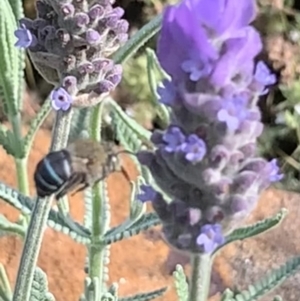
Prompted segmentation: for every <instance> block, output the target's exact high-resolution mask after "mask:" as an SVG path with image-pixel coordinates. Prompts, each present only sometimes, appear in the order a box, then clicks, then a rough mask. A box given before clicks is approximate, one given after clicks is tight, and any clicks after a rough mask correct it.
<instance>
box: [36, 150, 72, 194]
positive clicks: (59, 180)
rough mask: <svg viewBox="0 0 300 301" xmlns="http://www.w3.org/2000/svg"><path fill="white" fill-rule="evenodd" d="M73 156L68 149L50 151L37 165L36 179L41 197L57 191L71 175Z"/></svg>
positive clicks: (37, 189)
mask: <svg viewBox="0 0 300 301" xmlns="http://www.w3.org/2000/svg"><path fill="white" fill-rule="evenodd" d="M71 175H72V165H71V156H70V154H69V152H68V151H67V150H60V151H56V152H51V153H49V154H48V155H47V156H46V157H44V158H43V159H42V160H41V161H40V162H39V163H38V165H37V167H36V170H35V173H34V181H35V186H36V191H37V195H38V196H39V197H45V196H49V195H51V194H53V193H55V192H57V191H58V190H59V189H60V188H61V187H62V186H63V185H64V184H65V183H66V182H67V181H68V180H69V179H70V177H71Z"/></svg>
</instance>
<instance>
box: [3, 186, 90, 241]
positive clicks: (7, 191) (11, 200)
mask: <svg viewBox="0 0 300 301" xmlns="http://www.w3.org/2000/svg"><path fill="white" fill-rule="evenodd" d="M0 198H1V199H3V200H4V201H6V202H7V203H8V204H10V205H11V206H13V207H14V208H16V209H18V210H20V211H21V212H22V213H23V214H25V215H29V214H30V213H31V211H32V209H33V206H34V202H33V200H32V199H31V198H29V197H27V196H25V195H23V194H21V193H19V192H18V191H17V190H15V189H13V188H11V187H9V186H7V185H5V184H4V183H2V182H0ZM48 226H49V227H51V228H53V229H54V230H56V231H59V232H62V233H64V234H66V235H68V236H70V237H71V238H73V239H74V240H75V241H77V242H79V243H81V244H89V243H90V232H89V230H88V229H85V228H84V227H83V226H82V225H80V224H79V223H77V222H75V221H73V220H71V219H70V218H68V217H65V216H64V217H62V216H61V215H60V214H59V212H57V211H54V210H53V209H51V210H50V213H49V217H48Z"/></svg>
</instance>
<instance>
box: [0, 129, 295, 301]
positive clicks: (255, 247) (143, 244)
mask: <svg viewBox="0 0 300 301" xmlns="http://www.w3.org/2000/svg"><path fill="white" fill-rule="evenodd" d="M49 143H50V133H49V132H48V131H45V130H41V131H40V132H39V133H38V134H37V137H36V140H35V143H34V147H33V150H32V153H31V154H30V159H29V166H28V172H29V179H30V183H31V193H32V194H33V193H34V189H33V185H32V174H33V171H34V168H35V165H36V163H37V161H38V160H39V159H40V158H41V157H42V156H43V155H44V154H45V153H46V152H47V150H48V147H49ZM126 169H127V171H128V173H129V174H130V175H131V176H132V177H134V176H135V174H136V172H135V169H134V166H133V164H132V163H131V162H130V161H128V160H126ZM0 170H1V172H0V178H1V181H3V182H5V183H7V184H8V185H11V186H13V187H15V185H16V179H15V167H14V163H13V160H12V158H11V157H9V156H8V155H6V154H5V153H4V151H3V150H2V149H0ZM108 185H109V192H110V200H111V206H112V213H111V215H112V225H116V224H117V223H120V222H122V221H123V220H124V219H125V218H126V215H127V212H128V198H129V195H130V186H129V183H128V182H127V181H126V179H125V178H124V177H123V175H122V174H114V175H111V176H110V177H109V179H108ZM298 202H299V197H298V196H297V195H292V194H287V193H282V192H279V191H274V190H269V191H267V192H266V193H265V194H264V195H263V196H262V198H261V200H260V202H259V206H258V208H257V210H256V211H255V212H254V214H253V215H252V217H251V218H250V219H249V222H251V221H252V222H253V221H254V220H260V219H262V218H263V217H267V216H270V215H271V214H272V213H275V212H277V211H278V210H279V208H280V207H282V206H285V207H287V208H288V209H289V210H290V214H289V216H288V218H287V219H286V220H285V222H284V223H283V225H282V226H280V227H279V228H277V229H275V230H274V231H272V232H269V233H266V234H264V235H262V236H260V237H258V238H254V239H249V240H247V241H245V242H237V243H235V244H232V245H230V246H228V247H226V248H225V249H224V251H223V252H222V253H221V254H220V256H218V257H217V258H216V261H215V268H214V273H213V278H214V284H213V285H212V288H211V289H212V291H218V290H223V289H224V285H226V286H230V287H233V286H238V287H245V284H250V281H253V280H255V279H258V277H261V276H263V275H264V274H265V273H266V271H267V268H268V267H277V266H278V265H279V264H281V263H282V262H284V260H286V259H287V258H289V257H291V256H293V255H297V254H299V253H300V244H299V235H300V234H299V230H298V229H299V224H300V222H299V213H300V212H299V210H300V209H299V208H300V206H299V204H298ZM70 204H71V212H72V216H73V217H74V218H75V219H76V220H79V221H81V220H82V217H83V209H84V208H83V200H82V195H77V196H75V197H73V198H72V199H71V200H70ZM0 212H1V213H2V214H4V215H5V216H6V217H7V218H9V219H10V220H15V219H16V217H17V211H16V210H14V209H12V208H11V207H10V206H8V205H7V204H5V203H4V202H3V201H0ZM297 230H298V231H297ZM21 250H22V242H21V241H20V239H19V238H16V237H13V236H10V237H8V236H6V237H1V238H0V262H1V263H3V264H4V266H5V267H6V269H7V272H8V275H9V279H10V281H11V283H12V284H14V281H15V278H16V271H17V267H18V264H19V259H20V253H21ZM85 254H86V249H85V247H84V246H82V245H80V244H77V243H75V242H74V241H72V240H71V239H70V238H69V237H68V236H66V235H64V234H62V233H58V232H55V231H54V230H52V229H47V230H46V233H45V236H44V241H43V246H42V250H41V254H40V257H39V263H38V264H39V266H40V267H41V268H42V269H43V270H44V271H45V272H46V273H47V275H48V280H49V289H50V291H51V292H52V293H53V294H54V296H55V297H56V300H70V301H71V300H78V298H79V296H80V294H81V293H82V291H83V280H84V277H85V273H84V271H83V268H84V262H85ZM186 262H188V259H187V258H184V257H180V256H179V255H178V254H176V253H174V252H171V253H169V248H168V247H167V246H166V245H165V244H164V242H163V241H162V240H161V239H160V235H159V231H158V230H156V229H154V230H151V231H148V232H147V233H143V234H141V235H139V236H136V237H133V238H130V239H127V240H124V241H122V242H120V243H116V244H114V245H113V246H112V248H111V263H110V266H109V267H110V282H112V281H114V282H115V281H116V282H119V283H120V295H122V296H125V295H126V296H127V295H131V294H136V293H139V292H146V291H150V290H154V289H158V288H161V287H163V286H165V285H168V286H169V287H170V289H169V290H168V292H167V293H166V294H165V295H164V296H163V297H162V298H161V299H160V300H176V296H175V293H174V289H173V286H172V285H173V282H172V277H171V276H170V275H169V274H170V271H171V270H172V269H174V266H175V264H176V263H183V264H185V263H186ZM187 270H189V267H188V266H187ZM298 283H299V279H298V281H297V278H292V279H291V280H289V281H288V282H286V284H285V285H284V286H281V289H279V292H280V293H282V297H283V298H284V300H286V301H292V300H296V298H297V292H298V293H299V290H298V287H299V286H298ZM214 297H215V298H214V299H218V295H215V296H214ZM269 300H270V299H269ZM297 300H298V299H297Z"/></svg>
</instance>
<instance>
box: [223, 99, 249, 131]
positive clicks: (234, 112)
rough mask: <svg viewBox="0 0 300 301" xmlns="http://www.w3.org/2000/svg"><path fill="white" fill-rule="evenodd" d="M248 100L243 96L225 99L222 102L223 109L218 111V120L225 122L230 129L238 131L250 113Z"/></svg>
mask: <svg viewBox="0 0 300 301" xmlns="http://www.w3.org/2000/svg"><path fill="white" fill-rule="evenodd" d="M247 101H248V100H247V99H246V98H245V97H242V96H238V97H234V98H233V99H225V100H224V102H223V103H222V109H220V110H219V112H218V115H217V118H218V120H219V121H223V122H225V123H226V125H227V128H228V129H229V130H231V131H236V130H237V129H238V128H239V127H240V125H241V123H242V122H243V121H244V120H245V119H246V118H247V117H248V115H249V110H248V109H247Z"/></svg>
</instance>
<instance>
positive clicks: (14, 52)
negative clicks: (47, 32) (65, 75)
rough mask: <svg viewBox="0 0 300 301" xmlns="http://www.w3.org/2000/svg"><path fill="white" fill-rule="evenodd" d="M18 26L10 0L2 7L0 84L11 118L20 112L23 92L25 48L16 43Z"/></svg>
mask: <svg viewBox="0 0 300 301" xmlns="http://www.w3.org/2000/svg"><path fill="white" fill-rule="evenodd" d="M16 28H17V24H16V19H15V16H14V12H13V10H12V7H11V6H10V3H9V1H8V0H3V1H2V2H1V9H0V53H1V56H0V86H1V90H2V92H3V94H4V99H3V102H4V103H3V105H4V112H5V114H6V115H7V116H9V117H10V118H11V117H12V116H14V115H16V114H18V110H19V109H20V108H19V105H20V104H21V97H22V94H23V93H22V92H23V69H24V50H19V49H17V48H16V47H15V46H14V44H15V41H16V38H15V36H14V31H15V29H16Z"/></svg>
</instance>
